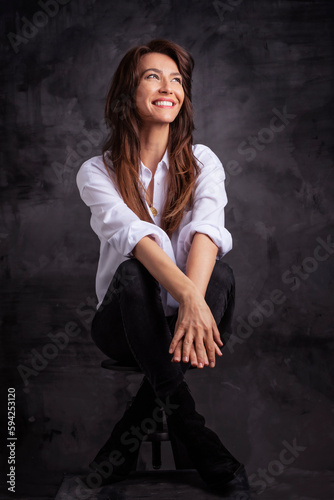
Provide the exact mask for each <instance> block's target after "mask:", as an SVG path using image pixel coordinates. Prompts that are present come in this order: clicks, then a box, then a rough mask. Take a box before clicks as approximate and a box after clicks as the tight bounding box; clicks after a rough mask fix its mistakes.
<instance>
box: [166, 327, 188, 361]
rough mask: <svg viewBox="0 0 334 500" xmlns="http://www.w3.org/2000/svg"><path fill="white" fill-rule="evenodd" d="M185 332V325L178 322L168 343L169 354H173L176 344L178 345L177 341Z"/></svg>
mask: <svg viewBox="0 0 334 500" xmlns="http://www.w3.org/2000/svg"><path fill="white" fill-rule="evenodd" d="M185 332H186V329H185V327H184V326H183V325H182V324H180V326H179V327H178V328H177V329H176V330H175V333H174V337H173V340H172V342H171V343H170V346H169V353H170V354H173V352H174V351H175V349H176V346H177V345H178V343H179V341H180V340H181V339H182V337H183V336H184V334H185Z"/></svg>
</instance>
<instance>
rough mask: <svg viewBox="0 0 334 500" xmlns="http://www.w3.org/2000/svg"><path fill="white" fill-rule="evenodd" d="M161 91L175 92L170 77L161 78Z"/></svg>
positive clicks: (166, 92) (165, 92)
mask: <svg viewBox="0 0 334 500" xmlns="http://www.w3.org/2000/svg"><path fill="white" fill-rule="evenodd" d="M159 92H160V93H161V94H172V93H173V90H172V87H171V84H170V81H169V79H168V78H163V79H162V80H161V86H160V90H159Z"/></svg>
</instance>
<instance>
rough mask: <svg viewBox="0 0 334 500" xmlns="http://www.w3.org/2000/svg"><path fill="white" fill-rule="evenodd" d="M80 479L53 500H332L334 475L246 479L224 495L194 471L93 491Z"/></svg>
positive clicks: (137, 477) (144, 475) (290, 472)
mask: <svg viewBox="0 0 334 500" xmlns="http://www.w3.org/2000/svg"><path fill="white" fill-rule="evenodd" d="M79 485H80V476H73V475H72V476H70V475H68V476H65V477H64V480H63V482H62V484H61V487H60V489H59V491H58V494H57V496H56V497H55V500H126V499H129V500H139V499H145V498H147V499H159V500H171V499H174V500H178V499H183V500H211V499H217V498H224V499H225V500H255V499H259V500H333V498H334V472H333V471H327V472H318V471H302V470H300V469H294V468H291V469H287V470H286V471H285V472H284V473H283V474H281V475H280V476H279V477H277V478H276V480H275V481H273V482H272V483H271V484H265V482H264V481H262V484H261V486H260V482H259V481H258V482H255V481H253V485H252V487H251V488H250V490H251V491H250V490H249V488H248V487H247V483H246V481H245V479H244V478H243V479H241V480H237V481H234V482H233V483H230V486H229V488H228V489H226V491H225V492H220V493H212V492H209V491H208V490H207V489H206V488H205V485H204V483H203V482H202V480H201V479H200V477H199V476H198V474H197V473H196V471H191V470H188V471H150V472H147V471H146V472H136V473H133V474H132V475H131V476H130V478H129V479H128V480H126V481H123V482H121V483H117V484H115V485H112V486H105V487H103V488H99V489H96V490H88V489H83V488H82V487H80V486H79Z"/></svg>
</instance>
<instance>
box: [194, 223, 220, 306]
mask: <svg viewBox="0 0 334 500" xmlns="http://www.w3.org/2000/svg"><path fill="white" fill-rule="evenodd" d="M217 252H218V247H217V245H216V244H215V243H214V242H213V241H212V240H211V238H209V236H207V235H206V234H203V233H195V235H194V237H193V240H192V244H191V247H190V251H189V254H188V259H187V265H186V275H187V276H188V278H189V279H190V280H191V281H192V282H193V283H194V284H195V285H196V286H197V288H198V289H199V290H200V292H201V293H202V294H203V297H204V296H205V292H206V289H207V286H208V283H209V280H210V277H211V274H212V271H213V268H214V265H215V262H216V257H217Z"/></svg>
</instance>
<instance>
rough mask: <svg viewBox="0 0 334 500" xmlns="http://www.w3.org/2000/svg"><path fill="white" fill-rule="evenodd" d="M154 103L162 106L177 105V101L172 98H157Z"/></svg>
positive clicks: (170, 106)
mask: <svg viewBox="0 0 334 500" xmlns="http://www.w3.org/2000/svg"><path fill="white" fill-rule="evenodd" d="M152 104H154V105H155V106H159V107H161V108H172V107H173V106H175V105H176V102H175V101H172V100H170V99H156V100H155V101H153V103H152Z"/></svg>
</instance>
